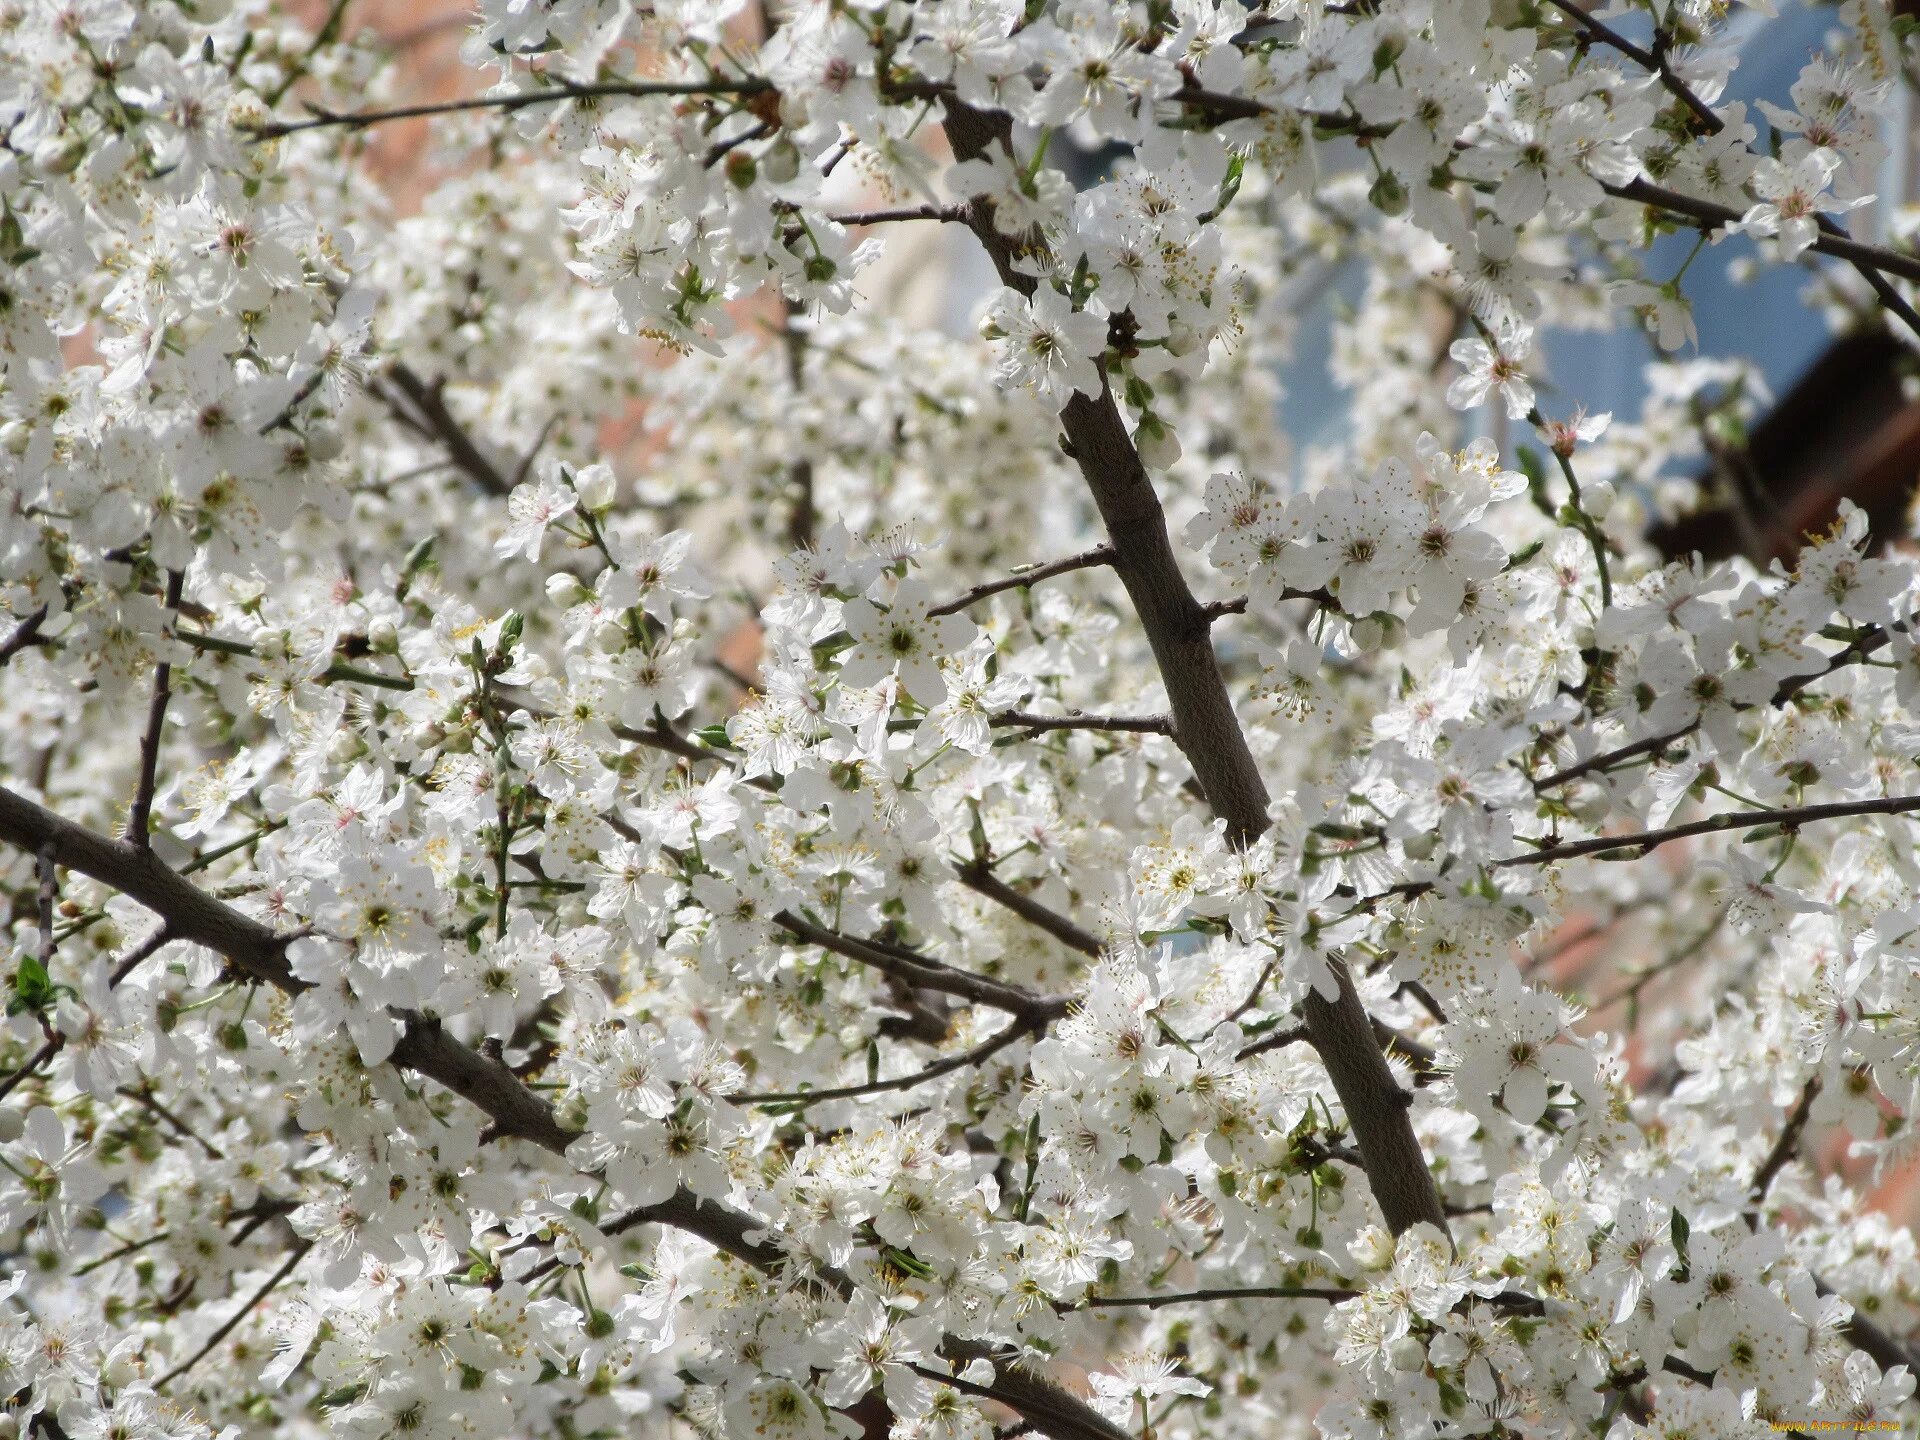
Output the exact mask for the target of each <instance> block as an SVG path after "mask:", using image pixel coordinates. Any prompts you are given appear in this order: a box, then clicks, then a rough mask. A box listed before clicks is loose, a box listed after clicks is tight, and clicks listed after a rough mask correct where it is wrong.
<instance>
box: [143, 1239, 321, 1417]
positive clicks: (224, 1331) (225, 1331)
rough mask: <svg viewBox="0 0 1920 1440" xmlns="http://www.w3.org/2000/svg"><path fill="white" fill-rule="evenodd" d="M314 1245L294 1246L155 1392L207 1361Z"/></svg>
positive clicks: (156, 1385)
mask: <svg viewBox="0 0 1920 1440" xmlns="http://www.w3.org/2000/svg"><path fill="white" fill-rule="evenodd" d="M313 1243H314V1242H313V1241H311V1240H302V1241H301V1242H300V1243H299V1244H298V1245H295V1246H294V1247H293V1251H292V1253H291V1254H289V1255H288V1256H287V1258H286V1262H285V1263H284V1264H282V1265H281V1267H280V1268H279V1269H278V1270H276V1271H274V1272H273V1274H271V1275H269V1276H268V1277H267V1281H266V1283H265V1284H264V1285H262V1286H261V1287H260V1288H259V1289H258V1290H256V1291H254V1292H253V1294H252V1295H251V1296H249V1297H248V1299H247V1302H246V1304H244V1305H242V1306H241V1307H240V1308H239V1309H238V1310H236V1311H234V1312H233V1314H232V1315H230V1316H228V1317H227V1319H226V1320H225V1321H224V1322H223V1323H222V1324H221V1326H220V1328H219V1329H218V1330H215V1331H214V1332H213V1334H211V1335H209V1336H208V1337H207V1343H206V1344H204V1345H202V1346H201V1347H200V1348H199V1349H198V1350H196V1351H194V1352H193V1354H191V1355H189V1356H188V1357H187V1358H186V1359H184V1360H182V1361H181V1362H180V1363H179V1364H178V1365H176V1366H174V1367H173V1369H171V1370H169V1371H168V1372H167V1373H166V1374H164V1375H162V1376H161V1377H160V1378H159V1379H158V1380H156V1381H154V1383H153V1388H154V1389H155V1390H165V1389H166V1388H167V1386H169V1385H171V1384H172V1383H173V1382H174V1381H175V1380H178V1379H179V1378H180V1377H181V1376H182V1375H184V1374H186V1373H187V1372H188V1371H189V1370H191V1369H193V1367H194V1366H196V1365H198V1364H199V1363H200V1362H201V1361H202V1360H204V1359H206V1358H207V1356H209V1355H211V1354H212V1353H213V1351H214V1348H215V1347H216V1346H218V1345H219V1343H220V1342H221V1341H222V1340H224V1339H226V1338H227V1336H229V1335H231V1334H232V1333H233V1332H234V1330H235V1329H236V1328H237V1327H238V1326H239V1324H240V1322H241V1321H242V1320H244V1319H246V1318H247V1316H249V1315H251V1314H252V1313H253V1311H254V1309H255V1307H257V1306H258V1305H259V1304H260V1302H261V1301H262V1300H264V1299H266V1298H267V1296H269V1295H271V1294H272V1293H273V1292H274V1289H275V1288H276V1287H277V1286H278V1285H279V1284H280V1282H281V1281H282V1280H285V1279H286V1278H287V1277H288V1276H289V1275H291V1274H293V1272H294V1270H295V1268H296V1267H298V1265H299V1264H300V1262H301V1261H302V1260H304V1259H306V1258H307V1252H308V1251H309V1250H311V1249H313Z"/></svg>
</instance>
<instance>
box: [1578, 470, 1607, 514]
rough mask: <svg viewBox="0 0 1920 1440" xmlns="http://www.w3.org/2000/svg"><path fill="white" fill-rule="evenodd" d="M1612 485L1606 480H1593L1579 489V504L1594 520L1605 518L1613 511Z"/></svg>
mask: <svg viewBox="0 0 1920 1440" xmlns="http://www.w3.org/2000/svg"><path fill="white" fill-rule="evenodd" d="M1613 500H1614V491H1613V483H1612V482H1611V481H1608V480H1595V481H1593V482H1592V483H1591V484H1588V485H1582V486H1581V487H1580V503H1581V505H1582V506H1583V507H1584V508H1585V509H1586V512H1587V514H1589V515H1591V516H1592V517H1593V518H1594V519H1596V520H1604V519H1606V518H1607V512H1608V511H1609V510H1611V509H1613Z"/></svg>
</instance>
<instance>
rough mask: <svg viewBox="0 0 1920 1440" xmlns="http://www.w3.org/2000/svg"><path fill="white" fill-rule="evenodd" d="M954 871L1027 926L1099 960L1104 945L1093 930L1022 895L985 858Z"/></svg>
mask: <svg viewBox="0 0 1920 1440" xmlns="http://www.w3.org/2000/svg"><path fill="white" fill-rule="evenodd" d="M953 873H954V874H955V875H956V876H958V877H959V880H960V883H961V884H962V885H965V886H966V887H967V888H968V889H969V890H973V891H975V892H977V893H978V894H981V895H984V896H986V897H987V899H989V900H991V901H993V903H994V904H996V905H998V906H1000V907H1001V908H1002V909H1005V910H1011V911H1012V912H1013V913H1014V914H1015V915H1018V916H1019V917H1020V918H1021V919H1022V920H1025V921H1026V922H1027V923H1028V924H1029V925H1034V926H1038V927H1039V928H1040V929H1042V930H1044V931H1046V932H1047V934H1049V935H1051V936H1053V938H1054V939H1056V940H1058V941H1059V942H1060V943H1061V944H1062V945H1065V946H1066V947H1067V948H1068V949H1070V950H1078V951H1079V952H1080V953H1081V954H1082V955H1085V956H1087V957H1088V958H1089V959H1093V960H1098V959H1099V958H1100V955H1101V952H1102V951H1104V950H1105V949H1106V946H1104V945H1102V944H1101V943H1100V940H1099V937H1098V936H1096V935H1094V934H1093V932H1092V931H1089V930H1083V929H1081V928H1080V926H1078V925H1076V924H1074V923H1073V921H1071V920H1069V919H1068V918H1067V917H1066V916H1064V915H1062V914H1060V913H1059V912H1058V911H1056V910H1051V909H1049V908H1048V907H1046V906H1045V905H1042V904H1041V903H1040V902H1039V901H1038V900H1036V899H1034V898H1033V897H1032V896H1031V895H1025V894H1022V893H1021V892H1020V891H1018V890H1016V889H1014V888H1013V887H1012V886H1011V885H1009V884H1007V882H1006V881H1004V880H1002V879H1001V878H1000V877H999V876H998V875H996V874H994V873H993V871H992V870H990V869H989V868H988V867H987V864H986V862H985V861H984V860H971V861H968V862H967V863H966V864H964V865H955V866H954V867H953Z"/></svg>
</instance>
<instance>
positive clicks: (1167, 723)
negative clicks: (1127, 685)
mask: <svg viewBox="0 0 1920 1440" xmlns="http://www.w3.org/2000/svg"><path fill="white" fill-rule="evenodd" d="M993 723H994V724H996V725H1005V726H1008V727H1011V728H1014V729H1021V730H1030V731H1032V732H1034V733H1035V734H1039V733H1041V732H1044V731H1048V730H1109V731H1114V732H1116V733H1120V734H1132V735H1171V734H1173V720H1172V719H1171V717H1169V716H1166V715H1087V714H1083V713H1082V712H1081V711H1078V710H1070V711H1068V712H1067V713H1066V714H1065V715H1035V714H1034V713H1033V712H1032V711H1029V710H1002V711H1001V712H1000V713H999V714H998V715H995V716H994V717H993Z"/></svg>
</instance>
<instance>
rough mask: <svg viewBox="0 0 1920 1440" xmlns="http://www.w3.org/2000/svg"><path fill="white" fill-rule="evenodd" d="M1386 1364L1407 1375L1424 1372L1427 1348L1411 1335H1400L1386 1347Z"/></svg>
mask: <svg viewBox="0 0 1920 1440" xmlns="http://www.w3.org/2000/svg"><path fill="white" fill-rule="evenodd" d="M1387 1362H1388V1363H1389V1364H1390V1365H1392V1366H1393V1368H1394V1369H1396V1370H1399V1371H1402V1372H1404V1373H1407V1374H1412V1373H1414V1372H1416V1371H1419V1370H1424V1369H1425V1368H1426V1364H1427V1347H1426V1346H1425V1345H1422V1344H1421V1343H1420V1342H1419V1341H1418V1340H1416V1339H1414V1337H1413V1336H1411V1335H1402V1336H1401V1337H1400V1338H1399V1339H1398V1340H1396V1341H1394V1342H1393V1344H1391V1345H1389V1346H1388V1347H1387Z"/></svg>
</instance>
